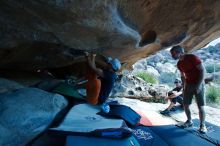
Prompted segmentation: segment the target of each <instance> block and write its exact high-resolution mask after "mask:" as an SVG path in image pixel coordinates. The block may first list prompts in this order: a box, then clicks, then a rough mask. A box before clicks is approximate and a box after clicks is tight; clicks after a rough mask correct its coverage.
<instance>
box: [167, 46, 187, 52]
mask: <svg viewBox="0 0 220 146" xmlns="http://www.w3.org/2000/svg"><path fill="white" fill-rule="evenodd" d="M173 51H175V52H178V53H184V49H183V47H181V46H180V45H177V46H173V47H172V48H171V50H170V52H173Z"/></svg>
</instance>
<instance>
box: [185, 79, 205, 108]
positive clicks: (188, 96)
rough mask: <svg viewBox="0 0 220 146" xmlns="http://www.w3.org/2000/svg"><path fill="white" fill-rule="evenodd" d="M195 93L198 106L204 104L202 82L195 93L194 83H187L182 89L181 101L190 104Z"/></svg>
mask: <svg viewBox="0 0 220 146" xmlns="http://www.w3.org/2000/svg"><path fill="white" fill-rule="evenodd" d="M194 95H195V98H196V102H197V104H198V106H204V105H205V87H204V83H203V84H202V85H201V87H200V92H199V93H198V94H197V93H196V85H195V84H187V86H186V89H185V90H184V91H183V97H184V98H183V103H184V104H186V105H190V104H191V103H192V98H193V96H194Z"/></svg>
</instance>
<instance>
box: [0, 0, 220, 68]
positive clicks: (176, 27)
mask: <svg viewBox="0 0 220 146" xmlns="http://www.w3.org/2000/svg"><path fill="white" fill-rule="evenodd" d="M219 7H220V1H219V0H202V1H197V0H195V1H192V0H182V1H178V2H174V1H160V0H138V1H136V0H113V1H108V0H83V1H82V0H56V1H54V0H47V1H44V0H31V1H27V0H25V1H17V0H1V1H0V57H1V61H0V68H1V69H3V68H7V69H12V68H16V69H17V70H20V69H25V70H37V69H42V68H59V67H64V66H68V65H74V63H76V62H79V61H81V60H80V59H81V58H80V57H81V56H82V51H85V50H87V51H90V52H96V53H98V54H102V55H110V56H113V57H118V58H119V59H121V60H122V62H124V63H125V64H124V67H129V66H130V65H131V64H133V63H134V62H135V61H137V60H139V59H140V58H143V57H146V56H148V55H149V54H152V53H154V52H156V51H158V50H161V49H164V48H167V47H170V46H172V45H175V44H182V45H183V46H184V47H185V49H186V50H187V51H190V50H193V49H198V48H201V47H203V46H204V45H205V44H207V43H208V42H210V41H212V40H214V39H215V38H217V37H218V36H219V35H220V9H219ZM141 46H142V47H141Z"/></svg>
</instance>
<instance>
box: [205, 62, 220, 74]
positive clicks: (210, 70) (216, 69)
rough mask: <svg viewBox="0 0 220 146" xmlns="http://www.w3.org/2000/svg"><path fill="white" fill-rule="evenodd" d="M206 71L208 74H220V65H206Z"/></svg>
mask: <svg viewBox="0 0 220 146" xmlns="http://www.w3.org/2000/svg"><path fill="white" fill-rule="evenodd" d="M205 69H206V72H207V73H213V72H219V71H220V64H216V63H210V64H206V65H205Z"/></svg>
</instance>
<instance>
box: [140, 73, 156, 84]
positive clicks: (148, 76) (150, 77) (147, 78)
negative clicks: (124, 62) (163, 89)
mask: <svg viewBox="0 0 220 146" xmlns="http://www.w3.org/2000/svg"><path fill="white" fill-rule="evenodd" d="M136 76H137V77H140V78H142V79H143V80H144V81H145V82H147V83H151V84H156V83H158V80H157V79H156V77H154V76H153V75H151V74H149V73H147V72H139V73H137V74H136Z"/></svg>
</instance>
